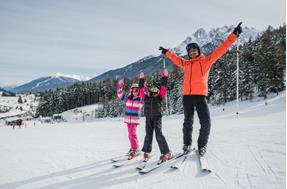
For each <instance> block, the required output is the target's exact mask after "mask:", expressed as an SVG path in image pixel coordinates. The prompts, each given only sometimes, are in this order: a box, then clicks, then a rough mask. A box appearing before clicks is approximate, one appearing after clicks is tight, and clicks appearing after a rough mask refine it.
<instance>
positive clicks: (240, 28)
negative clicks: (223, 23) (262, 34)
mask: <svg viewBox="0 0 287 189" xmlns="http://www.w3.org/2000/svg"><path fill="white" fill-rule="evenodd" d="M241 24H242V22H240V23H239V24H238V25H237V26H236V28H234V30H233V32H232V33H234V34H235V35H237V36H238V37H239V35H240V34H241V33H242V27H241Z"/></svg>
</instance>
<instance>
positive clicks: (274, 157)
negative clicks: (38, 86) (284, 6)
mask: <svg viewBox="0 0 287 189" xmlns="http://www.w3.org/2000/svg"><path fill="white" fill-rule="evenodd" d="M267 102H268V105H267V106H266V105H265V101H262V100H258V99H255V100H253V101H252V102H250V101H245V102H240V104H239V105H240V106H239V110H238V111H239V115H238V116H237V115H236V114H235V112H236V111H237V110H236V102H231V103H228V104H226V105H225V107H224V108H225V111H222V107H211V115H212V130H211V135H210V139H209V145H208V152H207V155H206V157H207V159H208V163H209V166H210V168H211V169H212V170H213V172H212V173H210V174H205V173H202V172H200V170H199V162H198V160H197V158H196V157H195V156H194V155H191V157H190V158H189V159H188V160H187V162H186V164H185V165H184V167H183V169H182V171H178V170H171V169H169V168H168V166H164V167H161V168H159V169H157V170H155V171H154V172H151V173H149V174H147V175H139V174H138V172H137V170H136V169H135V167H136V165H137V163H138V162H137V161H134V162H131V164H129V165H127V166H124V167H121V168H113V166H112V164H111V163H110V161H109V159H110V158H112V157H115V156H118V155H121V154H123V153H125V152H127V150H128V148H129V146H128V138H127V129H126V127H125V125H124V123H123V119H122V118H115V119H111V118H109V119H100V120H96V121H95V120H94V121H89V122H64V123H58V124H40V123H39V122H35V126H34V121H30V122H27V128H21V129H20V128H16V129H15V130H12V128H11V127H0V154H1V156H0V167H1V174H0V188H1V189H12V188H13V189H14V188H17V189H31V188H41V189H46V188H47V189H48V188H49V189H56V188H57V189H58V188H65V189H66V188H69V189H70V188H71V189H76V188H79V189H80V188H81V189H83V188H84V189H90V188H91V189H95V188H97V189H98V188H112V189H119V188H136V189H141V188H142V189H145V188H149V189H162V188H164V189H175V188H176V189H177V188H182V189H187V188H200V189H207V188H208V189H210V188H212V189H231V188H253V189H257V188H258V189H259V188H260V189H270V188H272V189H275V188H277V189H281V188H285V187H286V181H285V178H286V169H285V166H286V142H285V141H286V135H285V133H286V129H285V127H286V95H285V92H284V93H281V94H280V95H279V96H273V97H271V98H269V99H268V100H267ZM144 121H145V120H144V118H142V119H141V125H140V126H139V128H138V135H139V139H140V141H141V143H142V142H143V138H144V134H145V133H144V131H145V129H144ZM182 122H183V115H174V116H168V117H163V132H164V134H165V136H166V139H167V142H168V143H169V146H170V148H171V150H173V152H174V153H177V152H180V151H181V147H182ZM198 130H199V123H198V119H197V117H195V122H194V133H193V137H194V146H195V145H196V139H197V136H198ZM153 155H154V156H153V160H154V161H155V160H157V159H158V157H159V149H158V146H157V143H156V140H155V139H154V141H153ZM138 159H140V158H138Z"/></svg>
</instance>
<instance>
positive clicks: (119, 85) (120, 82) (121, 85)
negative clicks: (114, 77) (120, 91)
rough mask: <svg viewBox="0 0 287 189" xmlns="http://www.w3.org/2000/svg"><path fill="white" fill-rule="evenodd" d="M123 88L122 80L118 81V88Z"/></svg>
mask: <svg viewBox="0 0 287 189" xmlns="http://www.w3.org/2000/svg"><path fill="white" fill-rule="evenodd" d="M123 86H124V79H120V80H119V81H118V88H123Z"/></svg>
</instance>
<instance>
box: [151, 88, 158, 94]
mask: <svg viewBox="0 0 287 189" xmlns="http://www.w3.org/2000/svg"><path fill="white" fill-rule="evenodd" d="M149 91H150V92H152V93H158V92H159V89H158V88H156V87H152V88H150V89H149Z"/></svg>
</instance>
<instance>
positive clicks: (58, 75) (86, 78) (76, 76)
mask: <svg viewBox="0 0 287 189" xmlns="http://www.w3.org/2000/svg"><path fill="white" fill-rule="evenodd" d="M52 77H53V78H59V77H68V78H72V79H76V80H79V81H87V80H89V79H91V78H90V77H87V76H82V75H77V74H72V75H68V74H63V73H60V72H57V73H56V74H54V75H53V76H52Z"/></svg>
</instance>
